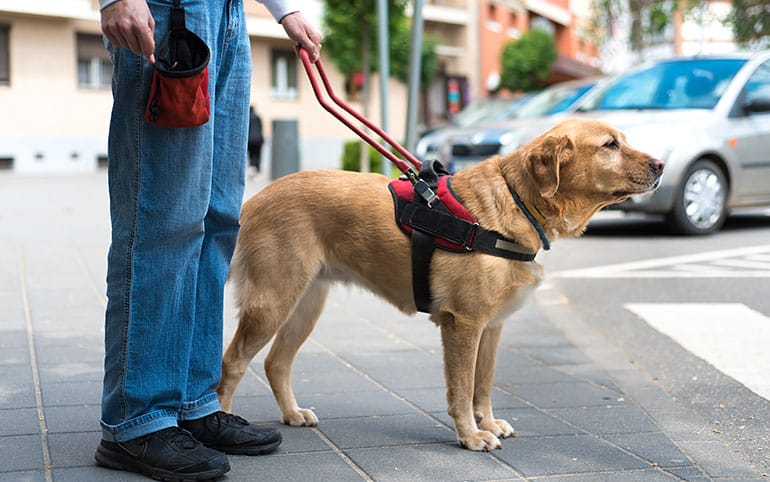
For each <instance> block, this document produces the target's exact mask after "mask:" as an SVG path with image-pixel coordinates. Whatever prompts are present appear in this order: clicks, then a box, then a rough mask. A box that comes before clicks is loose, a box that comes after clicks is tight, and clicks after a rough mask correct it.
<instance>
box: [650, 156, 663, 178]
mask: <svg viewBox="0 0 770 482" xmlns="http://www.w3.org/2000/svg"><path fill="white" fill-rule="evenodd" d="M665 165H666V163H665V162H663V161H661V160H660V159H650V170H651V171H652V172H653V173H654V174H656V175H660V174H661V173H663V168H664V167H665Z"/></svg>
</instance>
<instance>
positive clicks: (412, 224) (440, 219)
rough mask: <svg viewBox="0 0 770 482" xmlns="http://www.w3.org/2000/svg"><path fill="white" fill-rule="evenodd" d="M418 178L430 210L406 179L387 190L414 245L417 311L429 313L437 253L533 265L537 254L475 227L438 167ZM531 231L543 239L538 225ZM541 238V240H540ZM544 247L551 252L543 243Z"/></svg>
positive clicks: (425, 167) (428, 168) (433, 165)
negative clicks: (430, 196) (431, 194)
mask: <svg viewBox="0 0 770 482" xmlns="http://www.w3.org/2000/svg"><path fill="white" fill-rule="evenodd" d="M420 178H421V179H423V180H425V181H426V182H427V183H428V184H429V185H430V187H431V188H432V189H433V191H435V193H436V199H435V200H433V201H432V202H431V203H430V204H428V203H427V202H425V201H424V200H423V198H422V197H420V196H415V187H414V184H413V183H412V182H411V181H410V180H408V179H404V178H400V179H396V180H394V181H391V183H390V185H389V186H388V188H389V189H390V192H391V194H392V195H393V202H394V204H395V209H396V223H397V224H398V226H399V227H400V228H401V230H402V231H404V233H406V234H407V235H408V236H410V237H411V240H412V292H413V295H414V299H415V304H416V305H417V309H418V310H419V311H422V312H425V313H430V308H431V295H430V262H431V258H432V256H433V251H434V250H435V248H439V249H443V250H445V251H452V252H456V253H470V252H472V251H479V252H482V253H485V254H490V255H492V256H499V257H502V258H507V259H512V260H516V261H533V260H534V259H535V255H536V254H537V253H532V252H531V251H529V250H527V249H526V248H524V247H522V246H521V245H520V244H518V243H517V242H515V241H513V240H511V239H508V238H506V237H505V236H503V235H502V234H500V233H498V232H496V231H491V230H488V229H484V228H482V227H481V226H479V223H478V222H477V220H476V218H475V216H473V214H471V212H470V211H468V210H467V209H466V208H465V206H464V205H463V202H462V200H461V199H460V197H459V196H458V195H457V194H456V193H455V192H454V191H453V190H452V184H451V179H452V176H451V175H449V173H448V172H447V171H446V170H445V169H444V168H443V166H442V165H441V164H440V163H439V162H437V161H434V162H426V163H424V164H423V168H422V170H421V171H420ZM511 193H512V195H513V196H514V199H515V200H516V202H517V204H518V205H519V207H520V208H522V211H524V213H525V214H526V215H527V218H528V219H529V220H530V222H532V221H533V219H534V218H531V215H530V213H529V211H528V210H527V209H526V207H524V205H523V203H521V201H520V199H519V198H518V196H517V195H516V193H515V192H513V191H511ZM535 223H537V221H535ZM535 227H536V228H537V229H538V233H542V229H541V228H540V226H539V224H536V226H535ZM541 238H543V239H545V236H544V234H543V235H541ZM543 246H544V248H545V249H548V248H549V246H548V244H547V240H545V242H544V244H543Z"/></svg>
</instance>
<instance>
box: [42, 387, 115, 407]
mask: <svg viewBox="0 0 770 482" xmlns="http://www.w3.org/2000/svg"><path fill="white" fill-rule="evenodd" d="M41 390H42V392H43V403H44V404H45V406H46V407H53V406H57V405H98V404H100V403H102V382H101V381H90V382H70V383H47V384H45V385H43V386H42V387H41Z"/></svg>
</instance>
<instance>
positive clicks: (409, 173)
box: [294, 45, 436, 206]
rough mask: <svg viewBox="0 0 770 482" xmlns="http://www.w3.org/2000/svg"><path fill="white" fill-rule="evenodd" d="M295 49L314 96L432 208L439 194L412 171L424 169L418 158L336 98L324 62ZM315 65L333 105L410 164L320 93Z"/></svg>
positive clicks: (297, 48) (299, 48)
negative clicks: (410, 184)
mask: <svg viewBox="0 0 770 482" xmlns="http://www.w3.org/2000/svg"><path fill="white" fill-rule="evenodd" d="M294 50H295V51H296V52H297V55H298V56H299V58H300V60H301V61H302V66H303V67H304V68H305V72H306V73H307V76H308V79H309V80H310V85H311V86H312V87H313V93H314V94H315V96H316V98H317V99H318V102H319V103H320V104H321V106H322V107H323V108H324V109H326V110H327V111H328V112H329V113H330V114H332V115H333V116H334V117H336V118H337V119H338V120H339V121H340V122H342V123H343V124H344V125H346V126H347V127H348V128H349V129H350V130H352V131H353V132H354V133H356V135H358V136H359V137H360V138H361V139H363V140H364V141H366V143H367V144H369V145H370V146H372V147H373V148H375V149H376V150H377V152H379V153H380V154H382V155H383V156H385V157H386V158H388V160H390V161H391V162H392V163H393V164H395V165H396V167H397V168H398V170H399V171H401V172H402V173H403V174H404V175H405V176H406V178H407V179H409V181H410V182H411V183H412V185H413V186H414V190H415V192H417V193H418V194H419V195H420V197H422V198H423V199H424V200H425V202H427V203H428V206H431V205H432V204H433V202H434V201H435V200H436V193H435V192H434V191H433V189H431V187H430V185H428V183H427V182H425V181H424V180H423V179H420V177H419V176H418V175H417V172H416V171H415V170H414V169H412V167H411V166H409V164H411V165H412V166H414V167H415V168H416V169H418V170H419V169H420V168H421V167H422V163H421V162H420V161H419V160H418V159H417V158H416V157H414V155H412V153H410V152H409V151H407V150H406V149H405V148H404V147H403V146H402V145H401V144H399V143H398V142H396V141H394V140H393V138H391V137H390V136H389V135H388V134H387V133H386V132H385V131H383V130H382V129H380V128H379V127H378V126H376V125H375V124H373V123H372V122H371V121H370V120H369V119H367V118H366V117H364V116H363V115H361V114H359V113H358V112H356V111H355V110H354V109H353V108H351V107H350V106H349V105H347V104H346V103H345V102H343V101H342V99H340V98H339V97H337V95H336V94H335V93H334V90H333V89H332V86H331V83H330V82H329V78H328V77H327V75H326V70H325V69H324V66H323V63H322V62H321V59H318V60H316V61H315V63H314V64H313V63H311V62H310V57H309V56H308V53H307V51H306V50H305V49H303V48H302V47H300V46H299V45H297V46H295V47H294ZM313 65H315V69H316V70H317V71H318V75H319V76H320V77H321V82H322V83H323V87H324V89H325V90H326V95H328V96H329V98H330V99H331V100H332V102H333V103H334V104H336V105H337V106H339V107H341V108H342V109H343V110H344V111H345V112H346V113H347V114H348V115H350V116H352V117H353V118H355V119H356V120H358V121H359V122H361V123H362V124H364V125H365V126H366V127H368V128H369V129H371V130H372V131H374V132H376V133H377V135H378V136H380V137H381V138H382V139H383V140H384V141H385V142H387V143H388V144H389V145H391V146H392V147H393V149H395V150H396V151H397V152H398V153H399V154H401V156H403V157H404V159H406V161H409V163H407V162H406V161H405V160H404V159H401V158H399V157H398V156H396V155H395V154H394V153H392V152H391V151H389V150H387V149H385V147H383V146H382V145H381V144H380V143H379V142H377V140H376V139H374V138H373V137H372V136H370V135H369V134H367V133H366V132H364V131H363V130H362V129H360V128H359V127H358V126H356V125H355V124H353V122H351V121H350V119H348V118H347V117H346V116H345V114H344V113H343V112H342V111H340V110H339V109H337V108H336V107H335V106H334V105H332V103H330V102H329V101H327V100H326V99H325V98H324V95H323V92H322V91H321V86H320V84H319V82H318V79H317V78H316V76H315V73H314V72H313Z"/></svg>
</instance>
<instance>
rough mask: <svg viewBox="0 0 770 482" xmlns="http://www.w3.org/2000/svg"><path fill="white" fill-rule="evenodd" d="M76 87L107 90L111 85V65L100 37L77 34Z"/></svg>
mask: <svg viewBox="0 0 770 482" xmlns="http://www.w3.org/2000/svg"><path fill="white" fill-rule="evenodd" d="M77 49H78V85H79V86H80V88H81V89H107V88H109V87H110V84H111V83H112V64H111V63H110V57H109V55H108V54H107V49H105V47H104V42H103V41H102V37H101V36H100V35H92V34H85V33H79V34H77Z"/></svg>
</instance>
